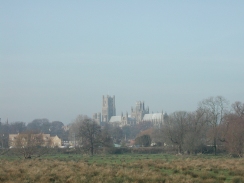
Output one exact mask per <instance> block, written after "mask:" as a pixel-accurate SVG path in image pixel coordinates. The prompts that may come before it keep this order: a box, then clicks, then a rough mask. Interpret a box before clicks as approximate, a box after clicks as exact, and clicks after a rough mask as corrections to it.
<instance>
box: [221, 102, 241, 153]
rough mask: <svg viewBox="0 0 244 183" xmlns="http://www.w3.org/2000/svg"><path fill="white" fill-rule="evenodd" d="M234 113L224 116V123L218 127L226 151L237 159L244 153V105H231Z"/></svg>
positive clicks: (238, 103)
mask: <svg viewBox="0 0 244 183" xmlns="http://www.w3.org/2000/svg"><path fill="white" fill-rule="evenodd" d="M232 109H233V111H234V112H232V113H229V114H227V115H226V116H225V121H224V123H223V124H221V125H220V127H219V130H220V132H222V133H221V135H222V139H223V142H225V147H226V150H227V151H228V152H229V153H230V154H232V155H237V156H239V157H242V156H243V152H244V104H242V103H241V102H235V103H234V104H232Z"/></svg>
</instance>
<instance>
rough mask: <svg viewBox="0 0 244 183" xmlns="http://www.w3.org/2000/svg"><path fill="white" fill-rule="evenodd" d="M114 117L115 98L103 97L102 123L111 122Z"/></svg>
mask: <svg viewBox="0 0 244 183" xmlns="http://www.w3.org/2000/svg"><path fill="white" fill-rule="evenodd" d="M112 116H116V108H115V96H113V97H111V96H109V95H107V96H103V104H102V122H109V120H110V118H111V117H112Z"/></svg>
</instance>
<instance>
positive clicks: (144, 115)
mask: <svg viewBox="0 0 244 183" xmlns="http://www.w3.org/2000/svg"><path fill="white" fill-rule="evenodd" d="M164 117H165V114H164V113H163V112H161V113H149V107H147V108H145V105H144V102H142V101H138V102H136V106H135V107H134V108H133V107H131V114H130V115H129V114H128V112H126V113H125V114H123V113H121V115H120V116H117V115H116V108H115V96H113V97H112V96H109V95H107V96H103V101H102V114H101V113H95V114H93V119H94V120H95V121H96V122H97V123H98V124H100V125H103V124H104V123H111V124H113V125H116V126H119V127H123V126H131V125H135V124H139V123H142V122H151V123H153V125H154V126H155V127H159V128H160V127H161V126H162V124H163V123H164Z"/></svg>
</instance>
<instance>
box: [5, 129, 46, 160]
mask: <svg viewBox="0 0 244 183" xmlns="http://www.w3.org/2000/svg"><path fill="white" fill-rule="evenodd" d="M10 144H11V146H12V147H13V151H14V153H15V154H16V155H17V156H23V157H24V158H25V159H30V158H32V157H33V156H38V157H39V156H41V155H43V154H45V153H46V152H47V148H46V147H48V146H49V145H50V139H44V136H43V134H41V133H39V134H34V133H33V132H31V131H28V132H25V133H21V134H18V135H16V136H15V137H13V139H10Z"/></svg>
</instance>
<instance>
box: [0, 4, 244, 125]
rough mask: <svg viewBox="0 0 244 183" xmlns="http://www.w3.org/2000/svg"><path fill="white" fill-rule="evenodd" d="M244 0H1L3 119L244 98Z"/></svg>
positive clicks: (62, 117)
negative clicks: (112, 103) (106, 99)
mask: <svg viewBox="0 0 244 183" xmlns="http://www.w3.org/2000/svg"><path fill="white" fill-rule="evenodd" d="M243 10H244V1H225V0H215V1H210V0H206V1H195V0H192V1H190V0H189V1H184V2H183V1H174V0H172V1H161V0H158V1H143V0H132V1H129V0H125V1H106V0H104V1H62V0H57V1H44V0H42V1H24V0H23V1H17V0H16V1H4V0H0V118H2V122H5V121H6V120H7V118H8V120H9V122H13V121H24V122H31V121H32V120H33V119H36V118H48V119H49V120H50V121H54V120H59V121H62V122H64V123H65V124H67V123H70V122H71V121H72V120H74V119H75V118H76V117H77V115H79V114H87V115H89V116H91V115H92V114H93V113H94V112H100V111H101V105H102V96H103V95H107V94H109V95H115V98H116V109H117V115H120V114H121V112H126V111H128V112H129V113H130V109H131V106H134V105H135V102H136V101H138V100H142V101H144V102H145V105H146V106H149V108H150V112H152V111H153V112H157V111H158V112H161V111H162V110H164V111H165V112H167V113H171V112H174V111H178V110H186V111H192V110H195V109H196V107H197V105H198V102H200V101H201V100H203V99H206V98H208V97H211V96H217V95H221V96H223V97H225V98H226V99H227V100H229V102H230V104H231V103H233V102H235V101H237V100H238V101H241V102H244V85H243V83H244V82H243V80H244V23H243V20H244V11H243Z"/></svg>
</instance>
